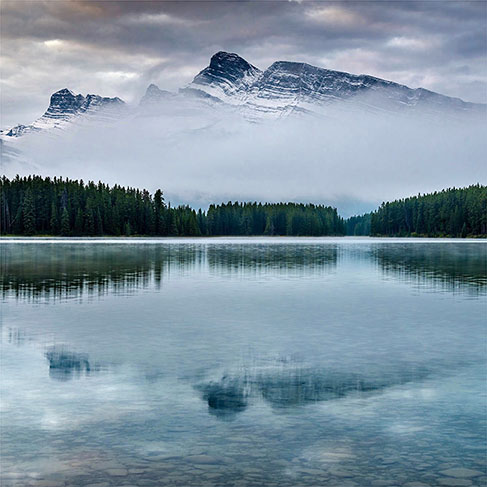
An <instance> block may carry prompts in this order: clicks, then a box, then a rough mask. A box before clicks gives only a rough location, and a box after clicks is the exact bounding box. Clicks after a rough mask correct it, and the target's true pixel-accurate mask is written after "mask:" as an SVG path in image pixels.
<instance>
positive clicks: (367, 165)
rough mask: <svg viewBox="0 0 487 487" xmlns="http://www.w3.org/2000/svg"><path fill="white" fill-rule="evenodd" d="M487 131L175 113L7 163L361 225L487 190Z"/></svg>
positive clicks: (21, 145)
mask: <svg viewBox="0 0 487 487" xmlns="http://www.w3.org/2000/svg"><path fill="white" fill-rule="evenodd" d="M486 128H487V124H486V123H485V122H483V121H480V122H479V120H473V121H467V120H463V121H458V120H448V119H445V120H441V121H438V120H432V119H429V118H427V117H426V116H423V117H421V116H418V115H417V114H416V115H415V116H414V117H412V116H411V117H405V116H401V117H399V116H392V115H390V114H387V115H384V116H377V114H364V113H352V112H350V113H348V114H341V115H340V116H339V117H336V116H333V117H330V118H326V119H319V118H312V119H311V118H308V117H303V118H301V119H291V118H287V119H285V120H278V121H272V122H266V123H262V124H249V123H248V122H244V121H242V120H241V119H240V118H239V117H237V116H236V115H233V114H232V113H231V112H230V113H228V114H227V115H225V117H224V118H222V117H221V116H219V117H216V116H215V113H214V112H212V111H205V110H199V111H198V110H196V111H195V110H193V111H191V110H189V109H188V110H185V109H184V108H181V107H178V109H172V108H171V107H170V106H169V107H168V110H167V111H165V112H163V113H158V114H150V115H146V116H140V115H138V116H134V117H132V118H130V119H127V120H124V121H120V122H117V123H116V124H112V125H108V126H107V125H103V126H101V125H98V124H95V125H89V124H85V125H84V126H78V127H76V128H72V129H70V130H67V131H66V132H64V133H62V134H59V135H57V136H52V135H49V134H47V133H38V134H32V135H29V136H26V137H24V138H20V139H18V140H15V141H12V142H7V145H10V146H11V147H13V148H15V149H18V150H20V151H21V152H22V156H21V157H13V158H10V157H5V158H4V159H5V161H4V164H3V166H4V167H3V168H4V172H5V173H6V174H7V175H8V176H14V175H15V174H17V173H19V174H21V175H26V174H32V173H36V174H41V175H43V176H46V175H50V176H68V177H70V178H78V179H79V178H81V179H83V180H85V181H87V180H96V181H98V180H101V181H103V182H106V183H110V184H114V183H117V184H121V185H130V186H136V187H140V188H147V189H149V190H150V191H154V190H155V189H156V188H159V187H160V188H162V189H163V191H164V193H165V197H166V201H171V203H173V204H180V203H188V204H191V205H192V206H195V207H202V208H205V207H207V206H208V204H210V203H219V202H222V201H229V200H232V201H235V200H239V201H249V200H257V201H269V202H277V201H300V202H314V203H325V204H330V205H333V206H337V207H338V209H339V211H340V213H341V214H342V215H343V216H349V215H351V214H355V213H360V212H364V211H369V210H371V209H374V208H375V207H376V206H377V205H378V204H380V203H381V202H382V201H385V200H392V199H396V198H400V197H405V196H408V195H412V194H417V193H418V192H430V191H435V190H441V189H443V188H447V187H451V186H456V187H459V186H466V185H469V184H472V183H477V182H481V183H485V182H486V181H487V165H486V164H485V161H486V160H487V143H486V141H485V133H486ZM10 150H11V149H10ZM4 154H7V152H6V151H4Z"/></svg>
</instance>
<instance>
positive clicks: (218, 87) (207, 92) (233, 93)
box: [180, 51, 262, 104]
mask: <svg viewBox="0 0 487 487" xmlns="http://www.w3.org/2000/svg"><path fill="white" fill-rule="evenodd" d="M261 75H262V71H261V70H260V69H258V68H256V67H255V66H252V64H250V63H248V62H247V61H246V60H245V59H243V58H242V57H240V56H239V55H238V54H235V53H229V52H224V51H220V52H217V53H216V54H214V55H213V56H212V57H211V59H210V64H209V66H208V67H206V68H205V69H203V70H202V71H200V72H199V73H198V74H197V75H196V76H195V78H194V79H193V81H192V82H191V83H190V85H189V86H187V87H186V88H184V89H182V90H180V91H181V92H182V93H186V94H191V95H196V96H203V97H205V96H209V97H212V98H215V99H217V100H219V101H224V102H227V103H230V104H239V103H241V102H242V101H243V100H242V97H241V96H240V95H242V94H245V93H246V92H247V90H249V89H250V87H251V86H252V85H253V84H254V83H255V81H256V80H257V79H258V78H259V77H260V76H261Z"/></svg>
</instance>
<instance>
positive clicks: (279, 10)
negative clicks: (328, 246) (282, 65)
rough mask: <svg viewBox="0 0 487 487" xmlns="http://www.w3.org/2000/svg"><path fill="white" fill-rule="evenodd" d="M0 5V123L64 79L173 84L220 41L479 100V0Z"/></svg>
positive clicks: (124, 88)
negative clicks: (0, 70)
mask: <svg viewBox="0 0 487 487" xmlns="http://www.w3.org/2000/svg"><path fill="white" fill-rule="evenodd" d="M1 9H2V12H1V13H2V15H1V55H2V74H1V76H2V91H3V95H2V111H3V117H2V125H3V126H6V125H11V124H14V123H18V122H23V123H26V122H30V121H31V119H32V118H35V117H36V116H38V115H40V114H41V113H42V111H43V110H44V108H45V105H46V103H47V100H48V96H49V94H50V92H52V91H54V90H56V89H59V88H62V87H65V86H68V87H70V88H71V89H73V90H75V91H79V92H83V93H87V92H98V93H100V94H103V95H109V96H115V95H118V96H121V97H123V98H125V99H127V100H128V101H131V100H136V99H138V97H139V96H140V95H141V94H142V92H143V91H144V89H145V87H146V86H147V84H148V83H149V82H155V83H157V84H159V85H161V86H162V87H164V88H169V89H177V88H178V87H180V86H181V85H184V84H185V83H187V82H189V81H190V80H191V79H192V77H193V76H194V75H195V74H196V73H197V72H198V71H199V70H200V69H202V68H203V67H204V66H205V65H206V64H207V63H208V60H209V57H210V56H211V55H212V54H213V53H214V52H216V51H218V50H228V51H234V52H238V53H239V54H241V55H242V56H244V57H245V58H247V59H248V60H249V61H250V62H251V63H252V64H255V65H256V66H258V67H260V68H265V67H267V66H268V65H269V64H270V63H272V62H273V61H275V60H277V59H287V60H299V61H305V62H309V63H311V64H315V65H319V66H324V67H328V68H331V69H339V70H344V71H349V72H360V73H368V74H372V75H375V76H379V77H383V78H386V79H392V80H394V81H397V82H401V83H405V84H408V85H411V86H413V87H417V86H423V87H426V88H430V89H433V90H435V91H439V92H441V93H444V94H448V95H452V96H459V97H461V98H463V99H465V100H468V101H480V102H485V101H487V100H486V98H487V95H486V86H487V85H486V82H487V66H486V51H487V41H486V26H487V21H486V15H487V4H486V3H485V2H456V1H443V2H433V1H425V2H415V1H395V2H386V1H357V2H306V1H303V2H296V1H290V2H283V1H262V2H257V1H229V2H221V1H218V2H217V1H213V2H205V1H164V2H163V1H159V2H147V1H99V2H97V1H82V0H73V1H67V0H66V1H41V0H36V1H17V0H15V1H11V0H3V1H2V3H1ZM28 106H31V109H30V111H29V110H28V108H27V107H28ZM17 107H18V108H17Z"/></svg>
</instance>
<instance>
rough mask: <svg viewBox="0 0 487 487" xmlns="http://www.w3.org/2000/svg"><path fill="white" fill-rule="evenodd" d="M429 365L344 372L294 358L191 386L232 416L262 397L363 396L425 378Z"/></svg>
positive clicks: (296, 402)
mask: <svg viewBox="0 0 487 487" xmlns="http://www.w3.org/2000/svg"><path fill="white" fill-rule="evenodd" d="M431 373H432V371H431V370H429V369H428V368H426V367H425V366H423V365H420V364H402V365H401V366H398V367H396V368H394V369H391V370H388V371H385V370H383V371H378V372H375V373H374V372H373V371H370V372H369V373H365V372H364V373H361V372H351V373H348V372H344V371H339V370H332V369H323V368H314V367H306V366H303V365H299V364H293V363H292V362H291V363H287V364H286V365H284V366H282V365H276V366H270V367H269V366H266V367H264V368H259V367H248V368H243V369H242V370H240V371H238V372H236V373H234V374H230V373H229V374H225V375H223V376H222V378H221V379H219V380H216V381H209V382H207V383H203V384H199V385H197V386H196V389H197V390H199V391H200V392H201V393H202V399H203V400H204V401H205V402H207V403H208V411H209V413H210V414H213V415H215V416H216V417H218V418H219V419H224V420H226V419H233V418H234V417H235V415H236V414H237V413H240V412H242V411H244V410H245V409H246V408H247V407H248V406H249V404H251V403H252V402H256V401H258V400H259V399H262V400H264V401H265V402H266V403H267V404H269V405H270V406H272V408H274V409H284V408H295V407H296V406H304V405H306V404H310V403H316V402H322V401H332V400H336V399H342V398H345V397H349V396H355V397H363V396H367V395H369V394H373V393H380V392H382V391H384V390H385V389H388V388H390V387H394V386H399V385H403V384H407V383H410V382H418V381H422V380H424V379H426V378H427V377H428V376H430V375H431Z"/></svg>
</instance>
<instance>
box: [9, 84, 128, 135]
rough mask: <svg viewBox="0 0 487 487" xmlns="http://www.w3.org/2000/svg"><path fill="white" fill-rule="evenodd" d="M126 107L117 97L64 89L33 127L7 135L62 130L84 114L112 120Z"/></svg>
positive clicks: (21, 126)
mask: <svg viewBox="0 0 487 487" xmlns="http://www.w3.org/2000/svg"><path fill="white" fill-rule="evenodd" d="M124 105H125V102H123V101H122V100H121V99H120V98H117V97H115V98H106V97H101V96H99V95H86V96H83V95H75V94H74V93H73V92H72V91H71V90H68V89H67V88H63V89H62V90H59V91H56V93H53V94H52V95H51V100H50V103H49V107H48V108H47V110H46V112H45V113H44V115H42V117H40V118H38V119H37V120H36V121H35V122H34V123H33V124H32V125H17V126H16V127H13V128H11V129H10V130H9V131H8V132H7V133H6V134H5V135H7V136H9V137H20V136H22V135H25V134H27V133H30V132H36V131H39V130H45V129H50V128H61V127H62V126H64V125H66V124H69V123H70V122H73V121H74V120H76V119H77V118H78V117H79V116H81V115H84V114H86V115H94V114H95V113H96V114H97V115H98V116H100V118H101V119H102V120H103V119H105V117H108V118H110V116H111V115H113V114H114V113H113V112H114V111H115V112H116V109H118V108H122V107H123V106H124ZM111 112H112V113H111Z"/></svg>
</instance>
